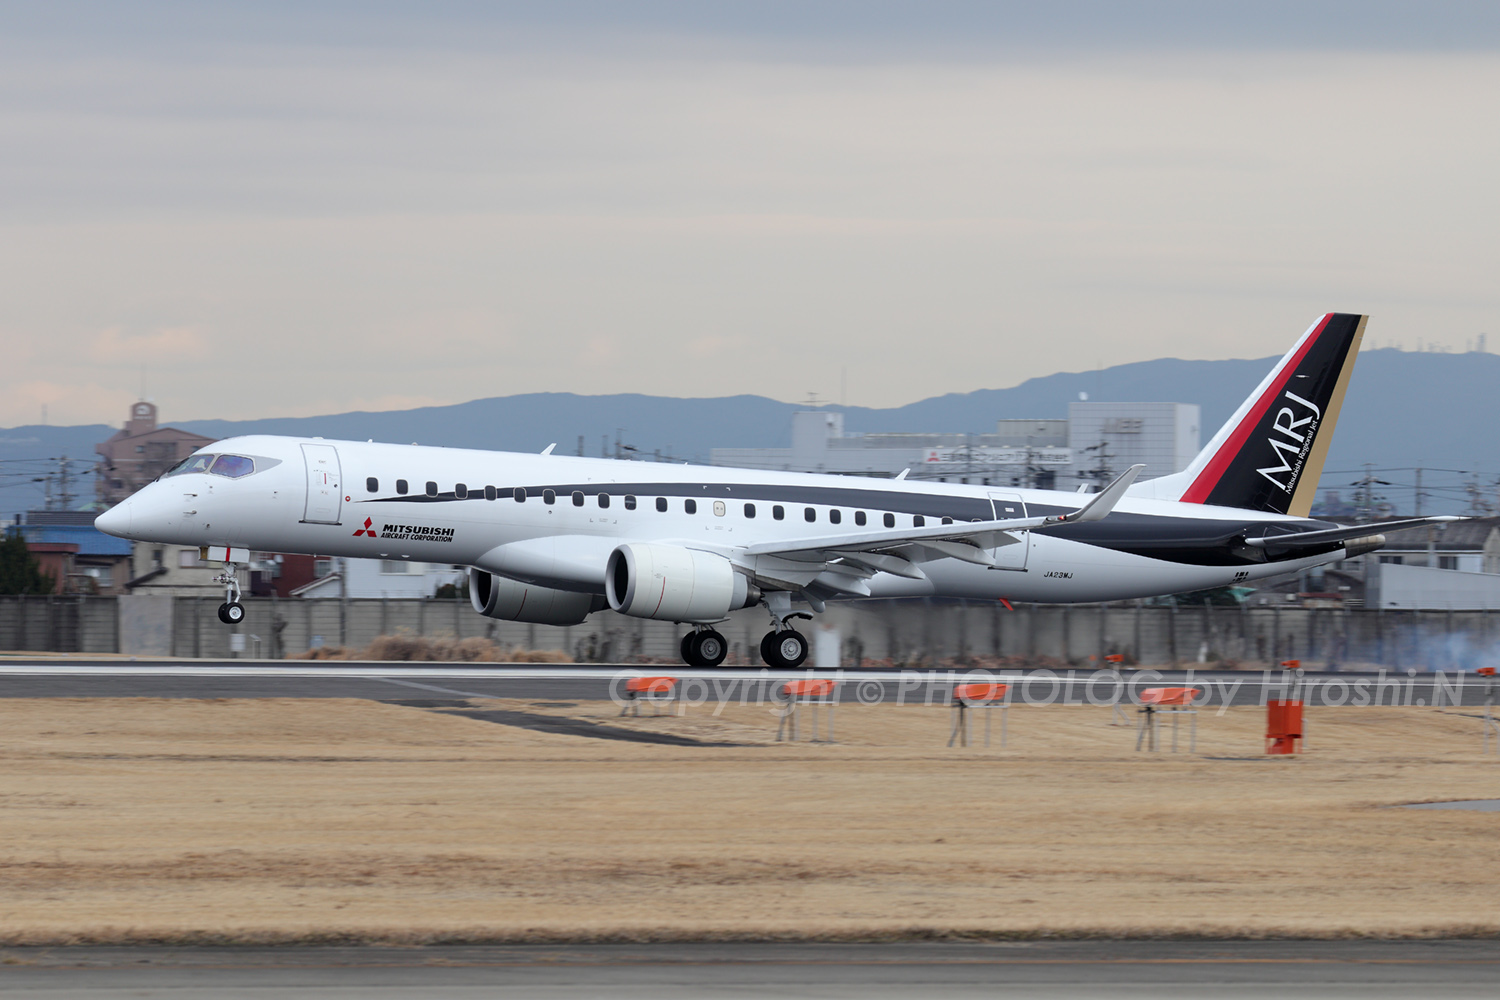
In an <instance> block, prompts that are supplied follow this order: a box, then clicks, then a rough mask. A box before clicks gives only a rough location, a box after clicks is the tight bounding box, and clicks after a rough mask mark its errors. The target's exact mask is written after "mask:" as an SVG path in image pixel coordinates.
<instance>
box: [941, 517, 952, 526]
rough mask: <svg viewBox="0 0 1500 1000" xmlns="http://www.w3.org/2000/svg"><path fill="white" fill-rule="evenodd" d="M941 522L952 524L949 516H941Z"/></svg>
mask: <svg viewBox="0 0 1500 1000" xmlns="http://www.w3.org/2000/svg"><path fill="white" fill-rule="evenodd" d="M943 523H944V524H952V523H953V518H951V517H945V518H943Z"/></svg>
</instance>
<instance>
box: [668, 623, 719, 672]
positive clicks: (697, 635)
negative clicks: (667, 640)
mask: <svg viewBox="0 0 1500 1000" xmlns="http://www.w3.org/2000/svg"><path fill="white" fill-rule="evenodd" d="M680 649H681V651H682V662H684V663H686V664H687V665H688V666H690V667H717V666H718V665H719V664H721V663H723V662H724V657H726V656H728V655H729V643H728V642H726V641H725V639H724V637H723V636H722V635H720V634H719V633H718V632H716V631H714V630H713V629H711V628H709V627H707V626H701V627H699V628H695V629H694V630H693V631H691V632H689V633H688V634H687V635H685V636H683V637H682V645H681V647H680Z"/></svg>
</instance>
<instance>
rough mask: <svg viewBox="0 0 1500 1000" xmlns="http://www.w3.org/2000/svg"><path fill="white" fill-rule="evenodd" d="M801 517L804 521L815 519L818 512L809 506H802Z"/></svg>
mask: <svg viewBox="0 0 1500 1000" xmlns="http://www.w3.org/2000/svg"><path fill="white" fill-rule="evenodd" d="M802 519H803V520H804V521H816V520H817V519H818V512H817V511H815V510H813V509H812V508H811V507H804V508H802Z"/></svg>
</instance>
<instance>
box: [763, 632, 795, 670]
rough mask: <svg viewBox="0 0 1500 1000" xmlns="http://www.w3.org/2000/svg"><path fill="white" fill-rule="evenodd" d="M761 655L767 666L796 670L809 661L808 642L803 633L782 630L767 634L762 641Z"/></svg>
mask: <svg viewBox="0 0 1500 1000" xmlns="http://www.w3.org/2000/svg"><path fill="white" fill-rule="evenodd" d="M760 655H761V657H762V658H763V659H764V660H765V661H766V663H767V664H769V665H771V666H773V667H779V668H780V669H782V670H795V669H796V668H798V667H800V666H802V661H803V660H805V659H807V640H806V639H804V638H803V637H802V633H801V632H794V631H793V630H791V629H782V630H781V631H780V632H767V633H766V637H765V638H764V639H762V640H761V641H760Z"/></svg>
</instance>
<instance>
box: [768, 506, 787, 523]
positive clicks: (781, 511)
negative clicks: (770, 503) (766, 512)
mask: <svg viewBox="0 0 1500 1000" xmlns="http://www.w3.org/2000/svg"><path fill="white" fill-rule="evenodd" d="M771 516H772V517H774V518H775V519H776V520H778V521H780V520H781V519H782V518H784V517H786V508H785V507H783V506H781V504H777V505H776V506H774V507H772V508H771Z"/></svg>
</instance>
